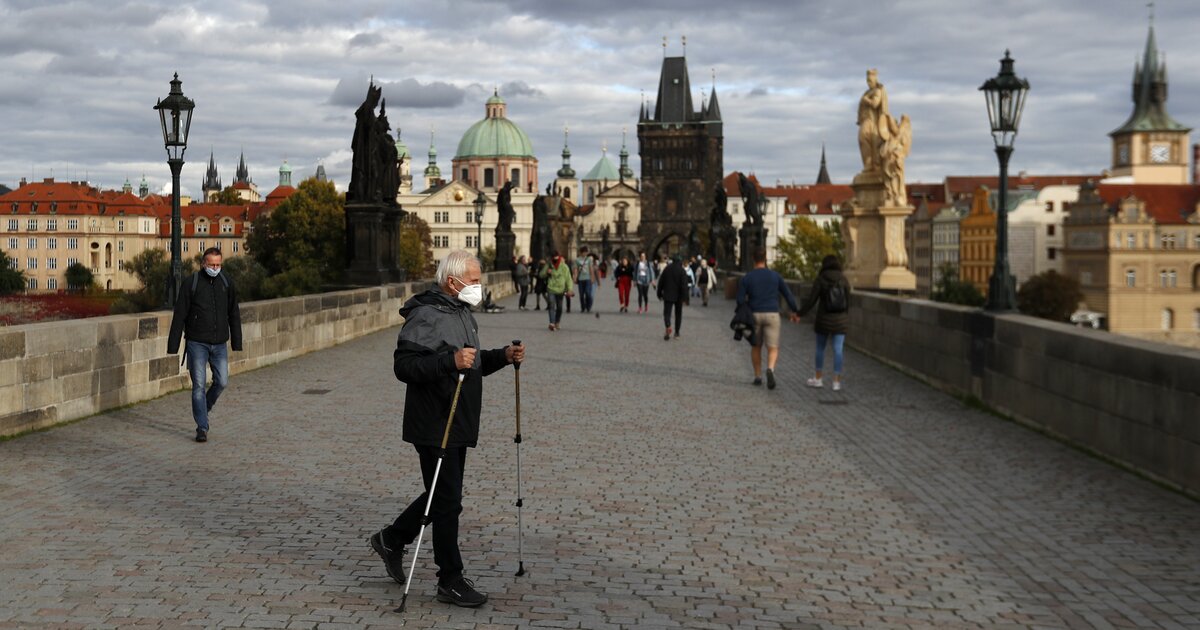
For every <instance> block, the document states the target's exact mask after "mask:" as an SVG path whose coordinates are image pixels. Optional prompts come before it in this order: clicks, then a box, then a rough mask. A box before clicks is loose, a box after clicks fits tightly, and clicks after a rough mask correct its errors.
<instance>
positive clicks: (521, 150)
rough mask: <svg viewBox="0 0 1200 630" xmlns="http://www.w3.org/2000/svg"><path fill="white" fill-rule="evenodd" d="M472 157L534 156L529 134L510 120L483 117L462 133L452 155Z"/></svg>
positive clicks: (495, 97)
mask: <svg viewBox="0 0 1200 630" xmlns="http://www.w3.org/2000/svg"><path fill="white" fill-rule="evenodd" d="M492 98H493V99H499V98H500V97H498V96H493V97H492ZM488 102H489V103H490V102H491V100H490V99H489V101H488ZM501 102H503V101H501ZM472 157H534V155H533V145H532V144H530V142H529V136H527V135H525V132H524V131H521V128H520V127H518V126H517V125H516V124H515V123H513V122H512V121H511V120H509V119H507V118H484V119H483V120H481V121H479V122H477V123H475V124H474V125H471V128H470V129H468V130H467V132H466V133H464V134H463V137H462V140H460V141H459V143H458V153H456V154H455V155H454V158H455V159H459V158H472Z"/></svg>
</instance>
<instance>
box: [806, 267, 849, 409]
mask: <svg viewBox="0 0 1200 630" xmlns="http://www.w3.org/2000/svg"><path fill="white" fill-rule="evenodd" d="M814 305H816V306H817V321H816V323H815V325H814V326H813V328H814V329H815V330H816V333H817V356H816V362H817V369H816V371H815V373H814V375H813V377H812V378H810V379H808V381H806V384H807V385H808V386H809V387H824V386H825V382H824V380H823V379H822V377H821V372H822V370H823V369H824V367H825V344H826V343H827V342H829V341H830V340H832V341H833V391H835V392H836V391H839V390H841V389H842V347H843V345H844V344H845V343H846V332H847V330H849V328H850V283H849V282H847V281H846V277H845V276H844V275H842V265H841V263H840V262H838V259H837V256H833V255H830V256H826V257H825V258H824V259H823V260H822V261H821V272H820V273H819V274H817V279H816V281H815V282H813V285H812V289H811V290H809V292H808V297H807V298H805V300H804V305H803V306H802V307H801V308H800V316H801V317H803V316H804V315H805V314H806V313H808V311H810V310H812V307H813V306H814Z"/></svg>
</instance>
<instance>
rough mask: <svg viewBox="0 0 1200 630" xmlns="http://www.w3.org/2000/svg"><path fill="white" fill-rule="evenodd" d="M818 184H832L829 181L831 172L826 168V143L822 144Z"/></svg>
mask: <svg viewBox="0 0 1200 630" xmlns="http://www.w3.org/2000/svg"><path fill="white" fill-rule="evenodd" d="M817 183H818V184H832V183H833V182H832V181H831V180H830V179H829V170H828V169H826V168H825V143H824V142H822V143H821V171H820V172H819V173H817Z"/></svg>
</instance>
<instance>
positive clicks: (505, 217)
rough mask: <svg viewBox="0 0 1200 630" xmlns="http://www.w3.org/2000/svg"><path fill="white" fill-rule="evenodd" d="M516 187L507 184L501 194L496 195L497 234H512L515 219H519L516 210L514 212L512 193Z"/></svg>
mask: <svg viewBox="0 0 1200 630" xmlns="http://www.w3.org/2000/svg"><path fill="white" fill-rule="evenodd" d="M513 188H516V185H515V184H513V183H512V182H505V183H504V186H503V187H502V188H501V189H500V192H499V193H497V194H496V209H497V211H498V218H497V222H496V234H508V233H510V232H512V223H513V219H515V218H516V217H517V212H516V210H513V205H512V191H513Z"/></svg>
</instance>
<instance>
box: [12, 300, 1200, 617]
mask: <svg viewBox="0 0 1200 630" xmlns="http://www.w3.org/2000/svg"><path fill="white" fill-rule="evenodd" d="M505 303H507V304H508V305H509V308H510V312H508V313H504V314H498V315H481V316H480V317H479V321H480V325H481V329H482V330H481V332H482V337H483V339H484V342H485V345H492V346H496V345H502V344H503V343H504V342H505V341H507V340H509V339H511V338H522V339H524V340H526V342H527V344H528V348H529V358H528V362H527V364H526V365H525V367H524V368H523V370H522V374H521V375H522V393H523V400H522V410H523V424H524V426H523V434H524V437H525V443H524V444H523V452H522V456H523V459H524V472H525V480H526V486H525V495H526V503H525V513H524V516H525V538H524V542H525V554H526V559H525V565H526V567H527V570H528V574H527V575H525V576H524V577H521V578H515V577H513V573H514V571H515V570H516V566H517V528H516V512H515V508H514V507H513V500H514V498H515V494H516V493H515V472H514V465H515V462H514V459H515V458H514V445H513V443H512V434H513V430H514V428H513V372H512V371H511V370H505V371H503V372H500V373H497V374H496V375H493V376H492V377H490V378H489V379H487V381H486V384H485V417H484V422H483V436H482V443H481V445H480V447H479V448H477V449H474V450H473V451H471V452H470V454H469V456H468V461H467V488H466V499H465V504H466V509H465V513H464V515H463V525H462V529H463V531H462V541H463V552H464V557H465V559H466V563H467V571H468V575H469V576H470V577H473V578H475V579H476V584H477V586H478V587H479V588H480V589H481V590H484V591H487V592H489V593H490V594H491V602H490V603H489V604H487V605H486V606H485V607H483V608H480V609H476V610H468V609H457V608H452V607H450V606H448V605H445V604H440V603H437V602H436V601H435V600H434V598H433V595H434V593H433V590H434V578H433V570H434V569H433V566H432V562H431V560H432V553H431V549H430V547H429V543H428V541H427V542H426V544H425V548H424V550H423V553H422V559H421V562H420V568H419V569H418V574H417V576H416V579H415V580H414V583H413V594H412V595H411V596H410V598H409V610H408V612H407V613H405V614H403V615H400V614H397V613H394V612H392V609H393V608H394V607H395V606H396V604H397V603H398V601H399V599H400V594H401V592H402V590H403V589H402V587H401V586H399V585H397V584H395V583H393V582H391V581H390V580H389V579H388V578H387V576H386V575H385V573H384V570H383V566H382V565H381V563H380V561H379V560H378V559H377V558H376V557H375V555H374V554H373V553H372V551H371V550H370V549H369V547H368V546H367V544H366V538H367V536H368V535H369V534H370V533H371V532H373V531H375V530H376V529H378V528H379V527H381V526H383V525H384V524H386V523H387V522H389V520H390V519H391V518H393V517H394V516H395V515H396V514H397V513H398V512H399V510H400V509H401V508H402V506H403V505H404V504H405V503H406V502H407V501H408V500H409V499H410V498H411V497H413V496H414V495H415V494H416V493H417V492H418V490H417V488H418V483H419V473H418V469H417V466H416V459H415V457H414V455H413V452H412V450H411V448H410V447H408V446H407V445H405V444H403V443H402V442H401V441H400V439H399V433H400V422H399V418H398V414H399V410H400V406H401V401H402V399H403V387H402V386H401V385H400V384H398V383H397V382H396V381H395V380H394V378H393V376H392V374H391V368H390V362H391V349H392V347H393V345H394V342H395V335H396V331H395V330H390V331H385V332H382V333H379V334H376V335H372V336H370V337H366V338H363V339H360V340H357V341H354V342H351V343H347V344H345V345H343V346H340V347H337V348H334V349H330V350H327V351H323V352H320V353H318V354H313V355H308V356H304V357H301V358H298V359H294V360H291V361H288V362H286V363H283V364H280V365H278V366H274V367H270V368H265V369H261V370H258V371H255V372H251V373H246V374H241V375H236V376H234V378H233V383H232V386H231V388H230V389H229V390H228V391H227V392H226V394H225V397H223V398H222V399H221V401H220V403H219V404H218V406H217V409H216V410H215V412H214V414H213V421H212V422H213V430H212V434H211V439H210V441H209V443H208V444H203V445H201V444H195V443H193V442H192V441H191V440H190V438H191V435H192V423H191V418H190V413H189V406H188V405H189V402H188V394H187V393H177V394H173V395H170V396H166V397H164V398H161V399H158V400H155V401H151V402H148V403H144V404H140V405H136V406H133V407H130V408H126V409H122V410H118V411H114V412H111V413H107V414H104V415H101V416H97V417H93V418H90V419H88V420H85V421H82V422H79V423H76V424H73V425H70V426H65V427H61V428H58V429H54V430H51V431H47V432H44V433H38V434H33V435H28V436H25V437H22V438H19V439H16V440H12V441H9V442H5V443H0V627H5V628H8V627H22V628H23V627H34V626H43V627H45V626H52V627H87V628H104V627H134V626H168V627H176V626H207V627H214V626H231V627H233V626H243V627H261V628H343V627H344V628H352V627H353V628H361V627H397V626H401V625H404V626H408V627H414V628H434V627H436V628H464V629H468V628H469V629H478V630H483V629H487V628H516V627H552V628H618V627H620V628H729V627H746V628H806V627H846V626H851V627H853V626H865V627H971V626H981V627H996V626H1012V627H1028V626H1036V627H1131V626H1141V627H1164V628H1183V627H1192V628H1195V627H1197V626H1200V536H1198V532H1200V525H1198V524H1200V505H1198V504H1197V503H1195V502H1193V501H1190V500H1188V499H1185V498H1183V497H1181V496H1178V495H1176V494H1172V493H1171V492H1168V491H1165V490H1163V489H1161V488H1159V487H1157V486H1155V485H1152V484H1150V483H1148V482H1145V481H1143V480H1141V479H1139V478H1136V477H1134V476H1132V475H1130V474H1127V473H1125V472H1122V471H1120V470H1117V469H1115V468H1113V467H1112V466H1109V465H1107V464H1105V463H1103V462H1100V461H1097V460H1095V459H1092V458H1089V457H1087V456H1085V455H1082V454H1080V453H1078V452H1076V451H1074V450H1072V449H1070V448H1068V447H1066V446H1063V445H1061V444H1058V443H1055V442H1053V441H1050V440H1048V439H1046V438H1044V437H1042V436H1039V435H1037V434H1035V433H1033V432H1031V431H1028V430H1026V429H1023V428H1021V427H1018V426H1016V425H1014V424H1011V423H1008V422H1005V421H1002V420H999V419H996V418H994V417H992V416H989V415H986V414H983V413H980V412H977V411H974V410H970V409H967V408H965V407H964V406H963V405H962V404H961V403H959V402H958V401H956V400H954V399H952V398H950V397H948V396H946V395H944V394H941V393H939V392H937V391H934V390H932V389H930V388H928V387H925V386H923V385H921V384H919V383H918V382H916V381H914V380H911V379H909V378H907V377H905V376H903V375H901V374H899V373H897V372H895V371H893V370H891V369H889V368H886V367H883V366H881V365H879V364H877V363H875V362H873V361H871V360H869V359H866V358H864V357H862V356H861V355H857V354H855V353H853V352H850V353H848V356H847V361H846V363H847V375H848V376H847V380H846V386H847V387H846V389H845V390H844V391H843V392H841V393H836V394H835V393H834V392H832V391H829V390H828V389H824V390H813V389H809V388H806V387H804V385H803V379H804V378H805V377H806V376H808V369H809V366H810V364H811V359H810V354H811V349H812V341H811V336H812V335H811V329H810V328H809V327H808V326H807V325H803V326H787V327H786V328H785V330H784V342H783V343H784V353H783V357H782V358H781V360H780V364H779V380H780V385H779V388H778V389H776V390H774V391H768V390H766V388H765V387H764V388H756V387H753V386H751V385H750V383H749V381H750V367H749V361H748V359H747V357H748V350H747V348H746V347H745V344H744V343H741V344H740V345H739V343H735V342H734V341H732V339H730V336H729V334H728V328H727V322H728V319H729V316H730V314H731V308H730V306H729V304H730V303H728V302H725V301H723V300H721V299H716V300H715V303H714V304H713V306H710V307H709V308H708V309H704V308H702V307H700V306H698V305H696V304H695V303H693V305H692V306H691V307H688V308H686V309H685V313H684V318H685V320H684V325H683V331H682V333H683V336H682V338H681V339H680V340H672V341H669V342H664V341H663V340H662V328H661V327H660V326H661V319H660V315H659V314H658V312H657V309H658V304H657V303H656V304H655V307H654V308H655V309H656V312H655V313H652V314H648V315H638V314H625V315H620V314H617V313H615V312H614V311H615V310H616V309H615V292H614V291H613V290H612V288H611V286H605V287H604V289H603V290H602V293H601V295H600V296H599V298H598V308H599V310H600V311H601V312H602V316H601V317H600V318H598V319H597V318H594V317H591V316H583V315H580V314H578V313H573V314H569V315H567V316H566V317H565V318H564V320H563V326H562V330H561V331H559V332H555V333H552V332H550V331H548V330H547V329H546V322H545V317H544V311H543V312H527V313H525V312H513V310H514V309H515V301H514V300H513V299H511V298H510V299H508V300H506V301H505ZM410 557H411V556H410Z"/></svg>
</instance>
